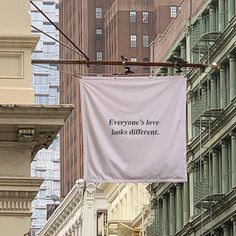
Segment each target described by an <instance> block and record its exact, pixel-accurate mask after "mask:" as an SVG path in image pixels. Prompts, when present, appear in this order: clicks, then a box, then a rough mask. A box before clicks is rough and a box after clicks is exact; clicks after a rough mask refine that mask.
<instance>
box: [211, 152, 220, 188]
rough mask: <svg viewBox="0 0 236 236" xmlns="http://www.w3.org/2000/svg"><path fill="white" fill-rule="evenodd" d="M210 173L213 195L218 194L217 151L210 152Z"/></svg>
mask: <svg viewBox="0 0 236 236" xmlns="http://www.w3.org/2000/svg"><path fill="white" fill-rule="evenodd" d="M212 173H213V193H219V192H220V186H219V153H218V151H217V150H213V151H212Z"/></svg>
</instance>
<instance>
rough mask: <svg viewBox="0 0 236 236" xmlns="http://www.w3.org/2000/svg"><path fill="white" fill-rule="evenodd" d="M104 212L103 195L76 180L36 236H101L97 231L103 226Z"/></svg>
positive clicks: (94, 188)
mask: <svg viewBox="0 0 236 236" xmlns="http://www.w3.org/2000/svg"><path fill="white" fill-rule="evenodd" d="M106 212H107V201H106V198H105V195H104V193H103V192H102V191H101V190H100V189H98V188H97V186H96V184H93V183H86V184H85V183H84V181H83V180H77V181H76V183H75V185H74V186H73V188H72V189H71V191H70V192H69V193H68V194H67V196H66V197H65V198H64V200H63V201H62V202H61V204H60V205H59V207H58V208H57V209H56V210H55V211H54V212H53V214H52V216H51V217H50V219H49V220H48V222H47V224H46V225H45V227H44V228H43V229H42V230H41V231H40V232H39V236H78V235H97V236H104V234H103V233H104V232H102V231H100V230H99V229H100V228H101V226H103V225H104V224H105V223H106Z"/></svg>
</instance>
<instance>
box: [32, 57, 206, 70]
mask: <svg viewBox="0 0 236 236" xmlns="http://www.w3.org/2000/svg"><path fill="white" fill-rule="evenodd" d="M32 64H63V65H65V64H67V65H87V66H90V65H111V66H161V67H175V66H176V64H175V63H173V62H131V61H126V62H124V61H92V60H91V61H87V60H65V59H60V60H32ZM183 67H191V68H201V69H205V67H206V66H205V65H203V64H200V63H186V64H185V65H183Z"/></svg>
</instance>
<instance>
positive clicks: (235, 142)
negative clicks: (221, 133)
mask: <svg viewBox="0 0 236 236" xmlns="http://www.w3.org/2000/svg"><path fill="white" fill-rule="evenodd" d="M231 158H232V187H235V186H236V134H235V133H231ZM235 236H236V235H235Z"/></svg>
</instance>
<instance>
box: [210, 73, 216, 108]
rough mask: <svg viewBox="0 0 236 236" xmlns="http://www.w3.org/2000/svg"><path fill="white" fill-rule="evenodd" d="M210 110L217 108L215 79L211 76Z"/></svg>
mask: <svg viewBox="0 0 236 236" xmlns="http://www.w3.org/2000/svg"><path fill="white" fill-rule="evenodd" d="M210 81H211V108H217V89H216V77H215V76H213V75H211V78H210Z"/></svg>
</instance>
